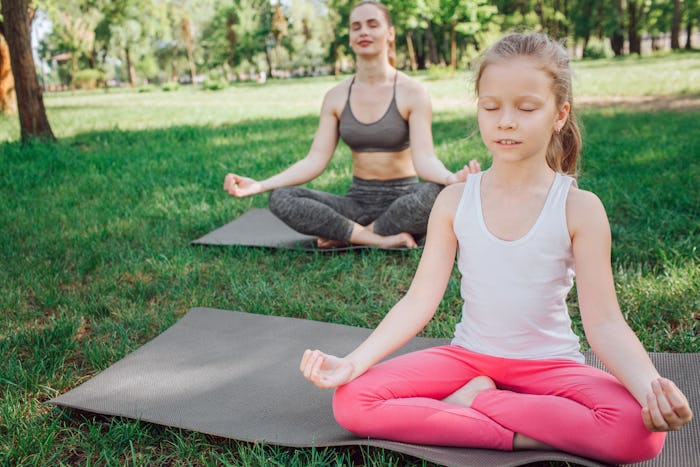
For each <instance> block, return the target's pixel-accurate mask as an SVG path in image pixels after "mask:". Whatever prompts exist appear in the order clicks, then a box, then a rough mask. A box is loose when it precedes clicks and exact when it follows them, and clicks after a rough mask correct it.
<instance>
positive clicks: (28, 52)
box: [2, 0, 55, 143]
mask: <svg viewBox="0 0 700 467" xmlns="http://www.w3.org/2000/svg"><path fill="white" fill-rule="evenodd" d="M2 16H3V28H4V32H5V35H6V36H5V37H6V39H7V45H8V46H9V49H10V59H11V63H12V73H13V75H14V78H15V92H16V93H17V108H18V110H19V123H20V133H21V137H22V143H25V142H27V141H28V140H29V139H30V138H34V137H37V138H45V139H51V140H53V139H55V138H54V135H53V132H52V131H51V126H50V125H49V120H48V118H46V109H45V108H44V100H43V95H42V91H41V87H40V86H39V80H38V79H37V76H36V69H35V68H34V57H32V47H31V40H30V32H29V16H28V14H27V2H26V0H2Z"/></svg>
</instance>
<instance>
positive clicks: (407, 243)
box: [377, 232, 418, 248]
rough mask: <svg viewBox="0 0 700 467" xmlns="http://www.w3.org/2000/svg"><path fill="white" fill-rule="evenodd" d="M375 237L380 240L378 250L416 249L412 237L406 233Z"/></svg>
mask: <svg viewBox="0 0 700 467" xmlns="http://www.w3.org/2000/svg"><path fill="white" fill-rule="evenodd" d="M377 236H378V237H379V238H380V241H379V242H380V243H379V244H378V245H377V246H378V247H379V248H401V247H405V248H416V247H417V246H418V244H417V243H416V241H415V240H414V239H413V235H411V234H410V233H406V232H401V233H400V234H396V235H387V236H386V237H382V236H381V235H377Z"/></svg>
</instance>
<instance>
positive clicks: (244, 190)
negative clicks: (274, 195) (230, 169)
mask: <svg viewBox="0 0 700 467" xmlns="http://www.w3.org/2000/svg"><path fill="white" fill-rule="evenodd" d="M224 190H225V191H226V192H228V194H230V195H232V196H235V197H236V198H242V197H244V196H251V195H256V194H258V193H260V192H262V185H261V184H260V182H258V181H256V180H253V179H252V178H248V177H241V176H240V175H236V174H228V175H226V178H224Z"/></svg>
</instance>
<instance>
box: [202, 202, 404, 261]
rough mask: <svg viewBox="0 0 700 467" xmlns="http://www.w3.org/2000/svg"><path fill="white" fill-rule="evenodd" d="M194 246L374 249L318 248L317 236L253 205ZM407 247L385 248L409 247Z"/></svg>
mask: <svg viewBox="0 0 700 467" xmlns="http://www.w3.org/2000/svg"><path fill="white" fill-rule="evenodd" d="M190 244H191V245H211V246H233V245H239V246H249V247H266V248H287V249H295V250H302V251H317V252H338V251H349V250H360V249H363V248H374V247H371V246H367V245H348V246H341V247H333V248H318V247H317V246H316V237H314V236H311V235H304V234H302V233H299V232H297V231H296V230H294V229H292V228H291V227H289V226H288V225H287V224H285V223H284V222H282V221H281V220H279V219H278V218H277V217H275V215H274V214H272V212H270V210H269V209H261V208H254V209H251V210H250V211H247V212H245V213H243V215H241V216H240V217H238V218H236V219H234V220H233V221H231V222H229V223H228V224H226V225H224V226H223V227H219V228H218V229H216V230H214V231H212V232H209V233H208V234H206V235H204V236H202V237H200V238H198V239H196V240H193V241H191V242H190ZM406 249H407V248H385V250H406Z"/></svg>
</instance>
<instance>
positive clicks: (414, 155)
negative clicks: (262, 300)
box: [224, 1, 479, 247]
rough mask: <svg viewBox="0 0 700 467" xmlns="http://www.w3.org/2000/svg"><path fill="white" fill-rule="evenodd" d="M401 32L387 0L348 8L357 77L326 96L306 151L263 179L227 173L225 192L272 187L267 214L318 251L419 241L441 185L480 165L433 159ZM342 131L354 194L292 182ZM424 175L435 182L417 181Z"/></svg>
mask: <svg viewBox="0 0 700 467" xmlns="http://www.w3.org/2000/svg"><path fill="white" fill-rule="evenodd" d="M395 34H396V33H395V31H394V26H393V25H392V22H391V17H390V15H389V12H388V10H387V8H386V7H385V6H384V5H382V4H381V3H378V2H373V1H363V2H361V3H359V4H358V5H356V6H355V7H354V9H353V10H352V12H351V13H350V47H351V48H352V50H353V52H354V53H355V58H356V70H357V73H356V74H355V76H353V77H352V78H351V79H348V80H346V81H344V82H342V83H340V84H339V85H337V86H336V87H334V88H333V89H331V90H330V91H328V93H327V94H326V96H325V98H324V101H323V106H322V108H321V120H320V123H319V127H318V131H317V133H316V136H315V137H314V141H313V144H312V145H311V149H310V151H309V153H308V154H307V156H306V157H305V158H303V159H301V160H300V161H298V162H296V163H295V164H293V165H292V166H290V167H289V168H287V169H286V170H284V171H282V172H281V173H279V174H277V175H275V176H272V177H270V178H267V179H265V180H262V181H259V182H258V181H256V180H253V179H251V178H247V177H243V176H240V175H237V174H234V173H229V174H228V175H226V177H225V180H224V190H226V191H227V192H228V193H230V194H231V195H233V196H236V197H242V196H250V195H254V194H257V193H262V192H265V191H268V190H274V191H273V192H272V194H271V196H270V210H271V211H272V212H273V213H274V214H275V215H276V216H277V217H279V218H280V219H282V220H283V221H284V222H285V223H287V224H288V225H289V226H290V227H292V228H293V229H295V230H297V231H299V232H302V233H305V234H308V235H316V236H318V237H319V241H318V244H319V246H320V247H329V246H334V245H337V244H343V243H354V244H364V245H376V246H381V247H396V246H406V247H415V246H416V240H415V238H414V235H424V234H425V231H426V228H427V224H428V217H429V214H430V209H431V207H432V205H433V203H434V201H435V198H436V197H437V195H438V193H439V192H440V190H441V189H442V186H443V185H449V184H451V183H455V182H457V181H464V179H465V177H466V174H467V173H468V172H470V171H471V172H476V171H478V170H479V166H478V164H477V163H476V161H472V162H471V163H470V165H469V166H465V167H464V168H463V169H462V170H460V171H458V172H457V173H451V172H449V171H448V170H447V169H446V168H445V166H444V165H443V164H442V162H440V160H439V159H438V158H437V157H436V156H435V153H434V151H433V141H432V134H431V118H432V115H431V113H432V111H431V105H430V98H429V96H428V93H427V91H426V89H425V88H424V87H423V86H422V85H421V84H420V83H418V82H417V81H415V80H413V79H411V78H409V77H408V76H406V75H405V74H403V73H400V72H399V71H398V70H396V69H395V68H394V66H393V46H394V38H395ZM339 136H340V138H341V139H343V141H345V143H346V144H347V145H348V146H349V147H350V149H351V150H352V161H353V179H352V184H351V186H350V190H349V191H348V193H347V195H346V196H335V195H332V194H329V193H323V192H320V191H315V190H309V189H306V188H298V187H291V186H292V185H301V184H303V183H306V182H309V181H311V180H313V179H315V178H316V177H318V176H319V175H320V174H321V173H322V172H323V170H324V169H325V168H326V166H327V165H328V163H329V162H330V160H331V157H332V156H333V153H334V151H335V148H336V146H337V144H338V137H339ZM418 176H419V177H421V178H422V179H423V180H425V181H427V182H430V183H419V182H418V178H417V177H418ZM282 187H284V188H282Z"/></svg>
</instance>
